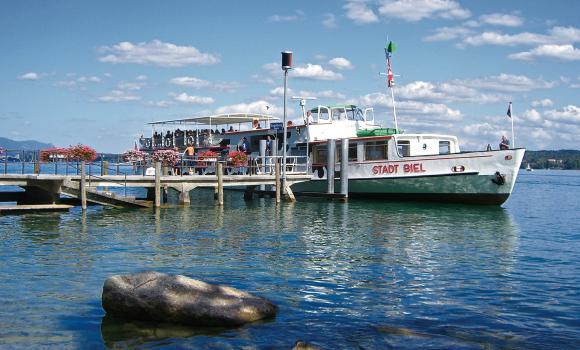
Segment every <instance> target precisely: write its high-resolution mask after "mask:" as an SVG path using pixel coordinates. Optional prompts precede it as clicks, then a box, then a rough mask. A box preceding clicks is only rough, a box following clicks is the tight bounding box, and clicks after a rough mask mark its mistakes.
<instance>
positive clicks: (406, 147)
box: [397, 141, 411, 157]
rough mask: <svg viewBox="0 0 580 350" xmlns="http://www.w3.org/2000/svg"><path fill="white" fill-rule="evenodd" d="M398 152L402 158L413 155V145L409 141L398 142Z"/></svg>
mask: <svg viewBox="0 0 580 350" xmlns="http://www.w3.org/2000/svg"><path fill="white" fill-rule="evenodd" d="M397 151H398V152H399V155H400V156H401V157H409V156H410V155H411V143H410V142H409V141H397Z"/></svg>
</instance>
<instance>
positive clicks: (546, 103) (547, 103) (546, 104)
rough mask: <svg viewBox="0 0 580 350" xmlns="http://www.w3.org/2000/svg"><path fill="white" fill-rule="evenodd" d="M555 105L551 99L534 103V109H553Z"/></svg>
mask: <svg viewBox="0 0 580 350" xmlns="http://www.w3.org/2000/svg"><path fill="white" fill-rule="evenodd" d="M553 104H554V103H553V102H552V100H550V99H549V98H545V99H543V100H534V101H532V107H551V106H552V105H553Z"/></svg>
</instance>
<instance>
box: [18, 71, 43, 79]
mask: <svg viewBox="0 0 580 350" xmlns="http://www.w3.org/2000/svg"><path fill="white" fill-rule="evenodd" d="M18 79H20V80H38V79H40V74H38V73H35V72H28V73H24V74H22V75H21V76H19V77H18Z"/></svg>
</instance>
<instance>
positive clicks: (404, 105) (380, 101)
mask: <svg viewBox="0 0 580 350" xmlns="http://www.w3.org/2000/svg"><path fill="white" fill-rule="evenodd" d="M358 104H359V105H362V106H382V107H387V108H392V106H393V105H392V101H391V96H387V95H385V94H383V93H371V94H367V95H364V96H361V97H360V98H359V99H358ZM396 104H397V114H400V115H401V116H403V115H405V114H408V115H422V116H427V118H424V119H422V120H423V121H459V120H462V119H463V114H462V113H461V111H459V110H457V109H452V108H449V107H448V106H446V105H445V104H442V103H425V102H420V101H409V100H406V101H397V102H396Z"/></svg>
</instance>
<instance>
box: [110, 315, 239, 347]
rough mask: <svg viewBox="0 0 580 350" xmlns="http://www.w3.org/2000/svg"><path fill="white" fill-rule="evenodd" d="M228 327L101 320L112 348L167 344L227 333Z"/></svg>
mask: <svg viewBox="0 0 580 350" xmlns="http://www.w3.org/2000/svg"><path fill="white" fill-rule="evenodd" d="M228 331H229V329H227V328H219V327H214V328H202V327H188V326H182V325H178V324H170V323H157V322H145V321H134V320H133V321H131V320H124V319H121V318H117V317H113V316H109V315H106V316H104V317H103V319H102V322H101V336H102V339H103V343H104V345H105V346H106V347H108V348H112V349H120V348H134V347H139V346H142V345H144V344H148V345H149V346H154V345H157V346H159V345H163V344H165V345H167V344H168V343H169V344H170V343H172V341H169V342H167V340H170V339H171V338H190V337H194V336H199V335H204V336H211V337H216V336H220V335H223V334H224V333H227V332H228Z"/></svg>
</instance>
